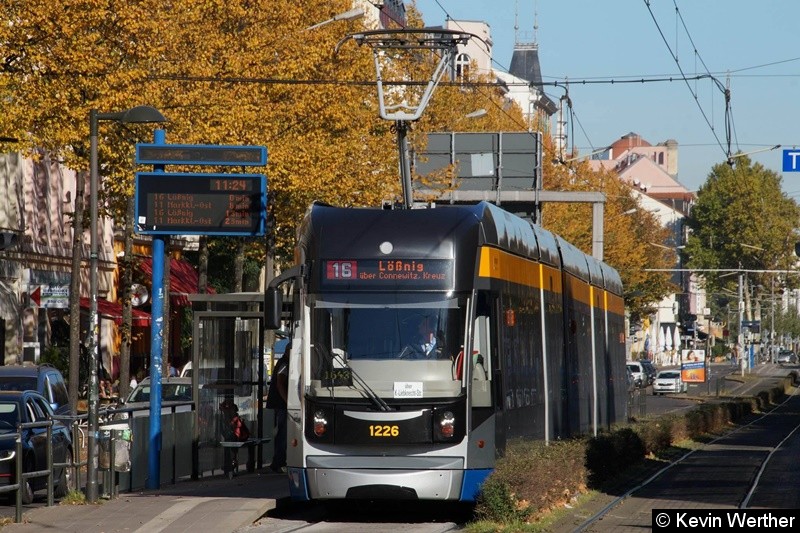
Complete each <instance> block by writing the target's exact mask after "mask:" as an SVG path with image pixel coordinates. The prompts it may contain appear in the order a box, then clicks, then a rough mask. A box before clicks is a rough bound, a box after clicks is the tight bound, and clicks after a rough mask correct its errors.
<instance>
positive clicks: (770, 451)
mask: <svg viewBox="0 0 800 533" xmlns="http://www.w3.org/2000/svg"><path fill="white" fill-rule="evenodd" d="M798 392H799V391H798V389H797V388H793V389H792V392H791V394H789V395H788V396H787V397H786V398H785V399H784V400H783V401H782V402H780V403H779V404H778V405H776V406H775V407H773V408H772V409H770V410H769V411H767V412H765V413H764V414H762V415H761V416H759V417H757V418H755V419H753V420H751V421H750V422H748V423H747V424H744V425H742V426H740V427H738V428H736V429H734V430H732V431H730V432H728V433H726V434H725V435H721V436H719V437H717V438H715V439H713V440H712V441H710V442H708V443H705V444H703V445H701V446H700V447H698V448H697V449H694V450H690V451H688V452H687V453H685V454H683V455H682V456H681V457H679V458H677V459H676V460H674V461H673V462H671V463H670V464H668V465H666V466H664V467H663V468H661V469H660V470H658V471H657V472H655V473H654V474H653V475H651V476H650V477H648V478H647V479H645V480H644V481H642V482H641V483H639V484H637V485H636V486H635V487H633V488H631V489H629V490H628V491H626V492H625V493H624V494H622V495H620V496H618V497H616V498H614V499H613V500H612V501H610V502H608V503H607V504H606V505H605V506H603V507H602V508H601V509H600V510H599V511H597V512H596V513H595V514H593V515H592V516H590V517H589V518H588V519H586V520H585V521H583V522H582V523H580V524H579V525H577V527H575V528H574V529H573V531H575V532H589V531H601V530H602V531H607V530H609V529H608V525H609V524H604V525H603V527H602V528H600V529H593V528H594V527H595V526H598V525H599V524H601V523H603V521H604V520H606V519H609V517H611V516H612V514H613V515H616V516H615V518H616V519H617V520H620V521H621V522H623V523H624V525H627V526H630V525H631V524H632V522H633V521H634V520H636V519H638V520H640V521H641V523H638V524H636V527H639V528H640V527H650V526H651V518H650V515H649V513H648V512H645V511H649V509H653V508H658V507H659V505H662V502H663V505H664V506H666V504H667V503H668V502H669V501H670V497H669V496H664V497H658V496H657V494H658V492H659V488H658V485H659V484H662V485H663V484H665V481H664V480H665V477H667V476H668V475H669V474H674V476H673V481H672V482H673V483H674V480H675V479H679V480H682V482H684V483H686V482H687V480H689V481H691V480H692V479H695V480H698V479H699V476H698V475H697V474H692V469H697V468H698V467H697V464H689V463H691V462H692V461H693V460H694V459H695V458H698V457H699V456H701V455H702V454H708V455H712V454H717V455H725V454H726V453H727V454H730V455H731V458H735V457H736V456H737V454H738V455H739V456H741V454H742V453H743V450H746V452H745V453H746V454H747V457H748V458H749V459H750V460H753V458H754V456H756V455H760V457H759V458H758V460H757V462H756V463H755V464H752V465H750V464H745V465H742V463H741V461H740V462H739V463H738V464H736V467H738V469H739V472H738V473H737V474H741V475H743V476H748V479H746V480H745V481H746V483H744V485H745V487H744V489H742V488H740V487H734V488H733V489H731V487H728V488H729V490H730V492H731V495H733V494H738V495H740V497H738V498H729V499H728V501H724V502H723V501H715V502H711V501H710V500H709V501H708V502H702V501H701V502H689V501H688V500H686V499H682V501H684V502H686V505H687V506H688V505H690V504H693V505H696V504H697V503H699V504H700V505H701V506H703V507H705V508H713V507H722V508H730V509H736V508H738V509H748V508H751V503H752V500H753V498H754V495H756V494H757V493H758V490H759V488H760V485H761V482H762V480H763V479H764V474H765V472H767V471H768V470H769V468H770V465H771V462H772V460H773V458H775V457H776V456H777V455H778V454H779V453H780V452H782V451H785V449H786V447H787V444H789V443H796V439H795V437H797V436H798V435H800V394H798ZM777 417H781V418H782V419H784V420H781V421H780V422H774V420H775V419H776V418H777ZM786 417H791V418H793V419H794V420H793V423H791V424H785V421H786V420H785V418H786ZM747 433H752V434H750V435H748V434H747ZM767 439H770V440H767ZM760 441H764V442H762V443H761V445H760V446H755V445H754V444H755V443H756V442H760ZM717 460H718V458H717ZM696 463H702V464H703V468H705V469H706V470H709V469H711V468H717V469H719V468H720V466H719V465H716V466H714V467H710V466H709V465H712V464H713V460H708V459H706V460H703V459H698V460H697V461H696ZM681 468H684V469H685V472H683V473H680V474H678V473H676V470H678V469H681ZM731 470H733V471H736V468H731ZM725 482H728V483H729V482H730V481H729V480H725ZM737 483H739V484H742V479H738V480H737ZM731 485H736V483H731ZM736 489H738V490H736ZM745 489H746V490H745ZM645 492H649V494H648V495H647V496H644V497H643V498H640V499H644V500H647V501H650V502H651V505H649V506H648V505H646V504H645V505H643V504H642V502H641V501H640V502H639V504H638V506H634V505H631V507H632V509H631V511H630V512H620V510H621V508H622V507H623V506H624V505H626V503H628V502H630V501H631V500H632V499H634V498H638V497H639V495H641V494H642V493H645ZM665 494H670V491H665ZM654 495H656V496H654ZM764 498H766V499H769V496H765V497H762V500H763V499H764ZM679 501H681V500H679ZM671 503H673V504H674V503H675V502H674V500H673V501H672V502H671ZM634 507H638V509H637V510H633V508H634ZM623 527H624V526H623ZM619 528H620V526H616V525H615V527H614V530H615V531H616V530H619Z"/></svg>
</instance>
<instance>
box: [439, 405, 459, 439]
mask: <svg viewBox="0 0 800 533" xmlns="http://www.w3.org/2000/svg"><path fill="white" fill-rule="evenodd" d="M455 431H456V417H455V415H453V413H452V412H451V411H445V412H443V413H442V414H441V418H439V435H440V436H441V437H442V438H444V439H450V438H452V437H453V435H455Z"/></svg>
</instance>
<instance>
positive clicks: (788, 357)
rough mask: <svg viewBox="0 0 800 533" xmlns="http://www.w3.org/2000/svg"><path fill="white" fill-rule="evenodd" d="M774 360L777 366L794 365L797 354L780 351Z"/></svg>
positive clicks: (789, 351)
mask: <svg viewBox="0 0 800 533" xmlns="http://www.w3.org/2000/svg"><path fill="white" fill-rule="evenodd" d="M775 360H776V361H777V362H778V364H779V365H796V364H797V354H795V353H794V352H793V351H791V350H781V351H780V352H778V357H777V358H776V359H775Z"/></svg>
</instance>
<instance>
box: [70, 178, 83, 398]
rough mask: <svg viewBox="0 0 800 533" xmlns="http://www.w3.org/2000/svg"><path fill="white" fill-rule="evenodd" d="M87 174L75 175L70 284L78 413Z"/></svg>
mask: <svg viewBox="0 0 800 533" xmlns="http://www.w3.org/2000/svg"><path fill="white" fill-rule="evenodd" d="M85 175H86V174H85V173H84V172H78V173H76V175H75V179H76V183H75V210H74V211H73V216H72V276H71V278H70V282H69V383H68V385H69V403H70V408H71V409H72V414H75V413H76V412H77V408H78V391H79V387H80V375H81V371H80V368H81V359H80V357H81V350H80V347H81V259H82V256H83V210H84V201H83V191H84V183H85V182H86V179H85Z"/></svg>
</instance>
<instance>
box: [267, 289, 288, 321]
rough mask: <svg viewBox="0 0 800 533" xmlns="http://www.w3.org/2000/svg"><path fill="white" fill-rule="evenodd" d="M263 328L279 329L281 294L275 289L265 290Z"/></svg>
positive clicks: (281, 309)
mask: <svg viewBox="0 0 800 533" xmlns="http://www.w3.org/2000/svg"><path fill="white" fill-rule="evenodd" d="M264 306H265V309H264V328H265V329H280V327H281V314H282V311H283V294H282V293H281V291H280V290H278V288H277V287H269V288H267V291H266V295H265V297H264Z"/></svg>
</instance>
